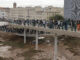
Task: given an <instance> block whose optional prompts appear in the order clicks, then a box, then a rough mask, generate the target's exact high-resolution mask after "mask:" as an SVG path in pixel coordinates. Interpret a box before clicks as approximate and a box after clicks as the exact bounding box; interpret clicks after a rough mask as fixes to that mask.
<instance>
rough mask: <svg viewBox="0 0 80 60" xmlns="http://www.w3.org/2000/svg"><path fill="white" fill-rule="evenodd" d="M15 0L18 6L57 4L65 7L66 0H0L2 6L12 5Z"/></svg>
mask: <svg viewBox="0 0 80 60" xmlns="http://www.w3.org/2000/svg"><path fill="white" fill-rule="evenodd" d="M13 2H16V3H17V5H18V6H21V7H26V6H42V7H45V6H49V5H52V6H56V7H63V6H64V0H0V7H12V4H13Z"/></svg>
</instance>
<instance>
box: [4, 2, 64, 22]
mask: <svg viewBox="0 0 80 60" xmlns="http://www.w3.org/2000/svg"><path fill="white" fill-rule="evenodd" d="M4 10H5V12H6V14H7V19H13V20H17V19H23V20H26V19H30V20H31V19H36V20H37V19H39V20H41V19H43V20H48V19H49V17H50V16H53V15H56V14H60V15H62V16H64V15H63V14H64V13H63V8H56V7H52V6H48V7H45V8H42V7H41V6H35V7H17V4H16V3H13V8H6V9H4Z"/></svg>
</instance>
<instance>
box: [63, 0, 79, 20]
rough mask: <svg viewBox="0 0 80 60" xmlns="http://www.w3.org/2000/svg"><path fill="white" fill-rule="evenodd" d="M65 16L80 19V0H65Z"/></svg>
mask: <svg viewBox="0 0 80 60" xmlns="http://www.w3.org/2000/svg"><path fill="white" fill-rule="evenodd" d="M64 18H65V19H72V20H80V0H64Z"/></svg>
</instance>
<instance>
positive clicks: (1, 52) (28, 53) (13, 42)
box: [0, 31, 80, 60]
mask: <svg viewBox="0 0 80 60" xmlns="http://www.w3.org/2000/svg"><path fill="white" fill-rule="evenodd" d="M60 38H61V37H60ZM61 39H62V38H61ZM33 40H35V38H29V37H27V43H26V44H24V43H23V37H20V36H16V35H13V34H11V33H5V32H1V31H0V60H53V56H54V49H53V48H54V44H53V43H54V41H53V40H54V39H53V37H50V38H47V40H50V43H47V42H45V40H44V41H43V40H41V41H42V42H41V43H39V50H38V51H36V50H35V44H34V43H32V41H33ZM63 40H64V39H62V41H63ZM62 41H60V42H59V45H58V47H59V48H58V57H57V58H58V59H59V60H75V59H76V60H79V59H80V56H79V55H78V56H77V55H76V56H74V54H73V53H72V52H70V51H69V50H67V49H66V48H68V47H66V46H64V43H63V42H62Z"/></svg>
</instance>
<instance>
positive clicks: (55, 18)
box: [49, 14, 64, 20]
mask: <svg viewBox="0 0 80 60" xmlns="http://www.w3.org/2000/svg"><path fill="white" fill-rule="evenodd" d="M49 19H50V20H64V18H63V16H61V15H58V14H57V15H55V16H51V17H49Z"/></svg>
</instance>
